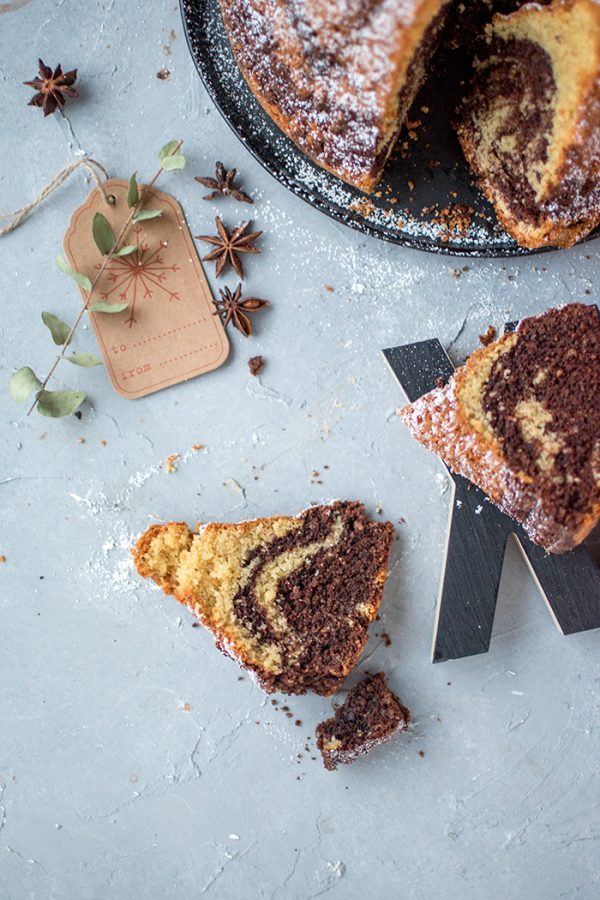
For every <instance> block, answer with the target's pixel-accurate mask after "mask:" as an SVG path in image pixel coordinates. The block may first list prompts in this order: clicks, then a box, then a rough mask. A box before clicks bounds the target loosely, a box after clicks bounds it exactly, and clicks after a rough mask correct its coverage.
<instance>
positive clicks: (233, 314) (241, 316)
mask: <svg viewBox="0 0 600 900" xmlns="http://www.w3.org/2000/svg"><path fill="white" fill-rule="evenodd" d="M219 293H220V295H221V299H220V300H213V303H214V305H215V312H214V315H215V316H220V317H221V320H222V322H223V325H224V327H225V328H227V326H228V325H229V323H230V322H232V323H233V325H234V327H235V328H237V330H238V331H241V332H242V334H243V335H244V337H250V335H251V334H252V324H251V322H250V319H249V318H248V316H247V315H246V313H254V312H258V310H259V309H264V308H265V306H269V301H268V300H259V298H258V297H245V298H244V297H242V296H241V294H242V285H241V284H238V286H237V287H236V289H235V292H234V293H233V294H232V293H231V291H230V290H229V288H228V287H226V288H224V289H223V290H219Z"/></svg>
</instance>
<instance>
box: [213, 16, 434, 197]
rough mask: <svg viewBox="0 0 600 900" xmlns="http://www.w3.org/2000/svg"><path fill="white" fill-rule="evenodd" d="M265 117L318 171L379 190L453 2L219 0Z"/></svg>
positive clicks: (240, 62) (239, 60)
mask: <svg viewBox="0 0 600 900" xmlns="http://www.w3.org/2000/svg"><path fill="white" fill-rule="evenodd" d="M220 3H221V10H222V13H223V20H224V23H225V28H226V31H227V34H228V36H229V40H230V43H231V46H232V49H233V52H234V55H235V58H236V62H237V64H238V66H239V68H240V70H241V72H242V74H243V75H244V77H245V79H246V81H247V82H248V85H249V87H250V89H251V91H252V93H253V94H254V95H255V97H256V98H257V100H258V101H259V103H260V104H261V106H262V107H263V109H264V110H265V111H266V112H267V113H268V115H269V116H270V117H271V118H272V119H273V120H274V121H275V123H276V124H277V125H278V126H279V128H281V130H282V131H283V132H285V134H287V135H288V136H289V137H290V138H291V139H292V140H293V141H294V142H295V143H296V144H297V145H298V147H300V149H301V150H302V151H303V152H304V153H306V154H307V156H309V157H310V158H311V159H312V160H313V161H314V162H316V163H317V164H318V165H319V166H321V167H323V168H325V169H327V170H328V171H330V172H332V173H333V174H335V175H337V176H338V177H340V178H342V179H344V180H345V181H347V182H348V183H349V184H353V185H355V186H356V187H359V188H361V189H363V190H365V191H371V190H372V189H373V188H374V186H375V185H376V183H377V181H378V179H379V177H380V174H381V172H382V170H383V166H384V164H385V161H386V159H387V156H388V155H389V153H390V151H391V149H392V147H393V144H394V142H395V139H396V137H397V135H398V132H399V129H400V126H401V124H402V121H403V119H404V117H405V115H406V113H407V112H408V108H409V106H410V104H411V102H412V99H413V98H414V96H415V94H416V92H417V90H418V88H419V87H420V85H421V83H422V82H423V80H424V77H425V66H426V64H427V62H428V60H429V59H430V57H431V55H432V53H433V50H434V48H435V45H436V38H437V34H438V32H439V30H440V29H441V25H442V23H443V17H444V16H443V13H444V12H445V10H444V7H445V6H446V5H447V3H448V0H220Z"/></svg>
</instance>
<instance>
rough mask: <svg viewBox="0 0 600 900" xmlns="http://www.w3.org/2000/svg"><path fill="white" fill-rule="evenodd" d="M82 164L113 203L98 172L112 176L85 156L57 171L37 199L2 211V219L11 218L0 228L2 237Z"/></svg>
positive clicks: (13, 228) (110, 203)
mask: <svg viewBox="0 0 600 900" xmlns="http://www.w3.org/2000/svg"><path fill="white" fill-rule="evenodd" d="M80 166H83V167H84V168H85V169H87V170H88V172H89V173H90V175H91V176H92V178H93V179H94V181H95V182H96V187H97V188H98V190H99V191H100V193H101V194H102V196H103V197H104V199H105V201H106V203H108V204H109V205H111V206H112V205H113V203H114V198H113V199H112V200H111V196H110V194H107V193H106V190H105V189H104V185H103V184H102V180H101V178H100V176H99V174H98V172H101V173H102V175H103V176H104V179H105V180H108V178H109V177H110V176H109V174H108V172H107V171H106V169H105V168H104V166H103V165H101V164H100V163H99V162H98V161H97V160H95V159H92V158H91V157H90V156H84V157H82V158H81V159H75V160H73V162H70V163H67V165H66V166H65V167H64V168H62V169H61V170H60V172H57V174H56V175H55V176H54V178H53V179H52V180H51V181H49V182H48V184H47V185H46V187H45V188H44V189H43V190H42V191H41V192H40V193H39V194H38V196H37V197H36V198H35V200H32V201H31V203H27V204H26V205H25V206H22V207H21V208H20V209H15V210H13V211H12V212H9V213H0V219H5V220H6V219H11V220H12V221H10V222H9V224H8V225H4V226H3V227H2V228H0V237H1V236H2V235H5V234H10V232H11V231H14V230H15V228H18V227H19V225H20V224H21V222H24V221H25V219H27V218H28V216H30V215H31V213H32V212H33V210H34V209H36V208H37V207H38V206H39V205H40V203H43V202H44V200H45V199H46V197H49V196H50V194H53V193H54V191H55V190H56V189H57V188H58V187H60V185H61V184H63V182H65V181H66V180H67V178H68V177H69V175H71V174H72V173H73V172H75V171H76V169H78V168H79V167H80Z"/></svg>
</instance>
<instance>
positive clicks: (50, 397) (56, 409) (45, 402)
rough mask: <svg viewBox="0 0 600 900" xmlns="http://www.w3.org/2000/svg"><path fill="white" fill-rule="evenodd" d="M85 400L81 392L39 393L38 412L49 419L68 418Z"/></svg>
mask: <svg viewBox="0 0 600 900" xmlns="http://www.w3.org/2000/svg"><path fill="white" fill-rule="evenodd" d="M84 400H85V394H84V392H83V391H40V395H39V397H38V400H37V408H38V412H40V413H41V414H42V415H43V416H48V417H49V418H51V419H62V418H63V416H70V415H71V413H74V412H75V410H76V409H78V407H80V406H81V404H82V403H83V401H84Z"/></svg>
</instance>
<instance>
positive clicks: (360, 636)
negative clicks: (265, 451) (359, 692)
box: [133, 501, 393, 695]
mask: <svg viewBox="0 0 600 900" xmlns="http://www.w3.org/2000/svg"><path fill="white" fill-rule="evenodd" d="M392 533H393V528H392V525H391V524H390V523H380V522H373V521H371V520H370V519H369V518H368V517H367V515H366V513H365V511H364V508H363V506H362V504H360V503H358V502H342V501H336V502H334V503H332V504H330V505H328V506H320V507H311V508H309V509H308V510H306V511H305V512H304V513H301V514H300V515H299V516H276V517H273V518H270V519H256V520H254V521H250V522H241V523H238V524H222V523H216V522H211V523H209V524H207V525H204V526H202V527H201V529H200V531H199V532H198V533H197V534H193V533H192V532H191V531H190V529H189V528H188V527H187V525H185V524H184V523H179V522H171V523H167V524H166V525H153V526H151V527H150V528H149V529H148V530H147V531H146V532H144V534H142V536H141V537H140V538H139V540H138V542H137V544H136V545H135V547H134V549H133V557H134V561H135V565H136V568H137V570H138V572H139V573H140V575H142V576H143V577H147V578H152V579H153V580H154V581H155V582H156V583H157V584H159V586H160V587H161V588H162V589H163V591H165V593H167V594H173V595H174V596H175V597H176V598H177V600H179V601H180V602H181V603H183V604H185V605H186V606H188V607H189V608H190V609H191V610H192V612H193V613H194V614H195V615H196V616H197V617H198V618H199V619H200V621H201V622H202V623H203V624H204V625H205V626H206V627H207V628H208V629H210V631H211V632H212V633H213V636H214V638H215V642H216V644H217V646H218V647H219V649H221V650H222V651H223V652H224V653H226V654H227V655H229V656H232V657H233V658H235V659H236V660H237V661H238V662H239V663H240V664H241V665H242V666H243V667H244V668H247V669H249V670H250V671H251V672H253V673H254V675H255V676H256V677H257V679H258V681H259V683H260V685H261V686H262V687H263V688H264V689H265V690H266V691H267V692H271V691H283V692H285V693H305V692H306V691H308V690H313V691H315V692H317V693H320V694H325V695H328V694H331V693H333V692H334V691H335V690H336V689H337V688H338V687H339V685H340V684H341V683H342V682H343V680H344V679H345V677H346V675H347V674H348V673H349V672H350V671H351V670H352V669H353V668H354V666H355V665H356V662H357V661H358V658H359V656H360V654H361V652H362V650H363V647H364V644H365V642H366V639H367V636H368V626H369V623H370V622H371V621H372V620H373V619H374V618H375V616H376V615H377V611H378V609H379V605H380V603H381V599H382V594H383V587H384V583H385V579H386V576H387V560H388V555H389V550H390V545H391V539H392Z"/></svg>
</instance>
